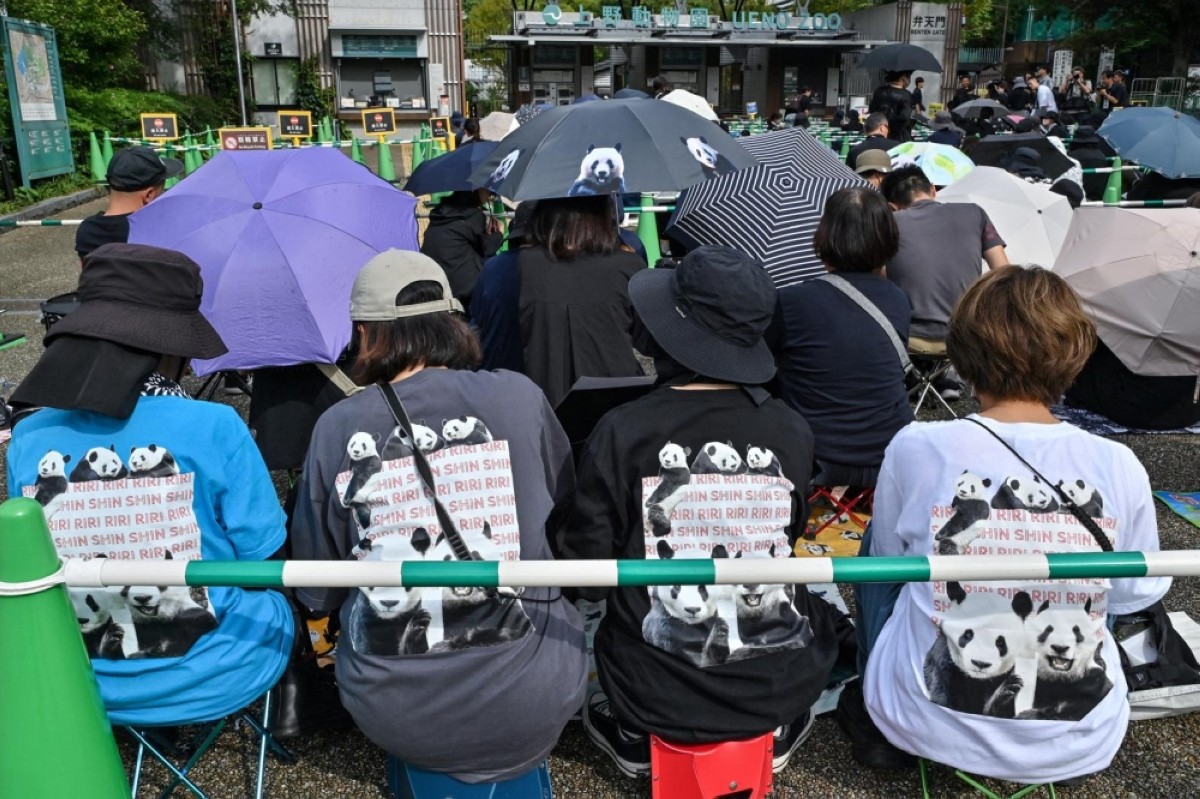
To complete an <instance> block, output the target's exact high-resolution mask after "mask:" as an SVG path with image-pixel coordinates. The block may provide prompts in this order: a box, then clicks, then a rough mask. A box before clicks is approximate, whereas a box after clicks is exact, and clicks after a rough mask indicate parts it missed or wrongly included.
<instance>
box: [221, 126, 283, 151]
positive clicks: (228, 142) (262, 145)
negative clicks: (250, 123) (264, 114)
mask: <svg viewBox="0 0 1200 799" xmlns="http://www.w3.org/2000/svg"><path fill="white" fill-rule="evenodd" d="M218 138H219V139H220V140H221V149H222V150H270V149H271V146H272V142H271V140H272V138H273V137H272V136H271V129H270V128H221V130H220V131H219V133H218Z"/></svg>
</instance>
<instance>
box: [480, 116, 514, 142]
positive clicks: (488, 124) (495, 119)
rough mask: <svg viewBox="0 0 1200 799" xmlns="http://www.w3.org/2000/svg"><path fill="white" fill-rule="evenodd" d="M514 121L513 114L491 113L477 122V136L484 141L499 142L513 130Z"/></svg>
mask: <svg viewBox="0 0 1200 799" xmlns="http://www.w3.org/2000/svg"><path fill="white" fill-rule="evenodd" d="M515 120H516V116H515V115H514V114H507V113H505V112H503V111H493V112H492V113H490V114H488V115H487V116H485V117H484V118H483V119H481V120H479V135H480V136H481V137H483V139H484V141H500V140H501V139H503V138H504V137H505V136H507V135H508V132H509V130H511V129H512V128H513V122H514V121H515Z"/></svg>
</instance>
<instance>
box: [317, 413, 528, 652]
mask: <svg viewBox="0 0 1200 799" xmlns="http://www.w3.org/2000/svg"><path fill="white" fill-rule="evenodd" d="M380 438H383V439H384V443H383V444H382V445H380V443H379V439H380ZM417 451H419V452H421V453H422V454H424V455H425V457H426V459H427V460H428V461H429V466H430V469H431V471H432V472H433V475H434V482H435V483H436V487H437V492H438V497H439V499H440V500H441V502H442V504H443V505H444V506H445V507H446V510H447V511H448V512H449V513H450V515H451V517H452V518H453V519H454V523H455V526H456V527H457V528H458V531H459V533H460V534H461V535H462V538H463V542H464V543H465V544H466V547H467V550H468V551H469V552H470V553H471V555H472V557H474V558H478V559H481V560H516V559H518V558H519V557H520V553H521V540H520V531H519V529H518V526H517V517H516V495H515V494H514V492H513V491H514V489H513V476H512V465H511V462H510V460H509V449H508V442H506V441H498V440H496V438H495V436H494V435H493V434H492V432H491V430H490V429H489V428H488V426H487V424H486V423H485V422H484V421H483V420H482V419H479V418H477V417H474V416H457V417H453V418H448V419H442V420H441V421H440V424H438V423H434V422H433V420H419V421H417V422H414V424H413V425H412V435H411V437H410V436H409V435H407V434H406V433H405V432H404V430H403V429H402V428H400V427H396V428H394V429H393V430H392V431H391V433H390V434H389V435H387V436H386V437H383V436H376V435H375V434H372V433H369V432H366V431H357V432H354V433H352V434H351V435H350V436H349V437H348V438H347V441H346V445H345V455H346V459H345V461H344V463H345V466H344V468H343V470H342V471H341V472H340V473H339V474H338V475H337V476H336V477H335V479H334V486H333V489H334V490H333V492H332V501H333V502H335V503H337V504H338V505H339V506H340V507H342V508H344V509H345V511H346V521H347V523H348V525H349V527H348V532H349V534H350V535H351V536H352V543H353V547H352V550H351V556H352V557H354V558H356V559H359V560H368V561H397V562H399V561H406V560H421V561H426V562H434V561H450V560H454V559H455V555H454V548H453V546H452V545H451V542H450V540H449V537H448V536H447V534H446V531H444V530H442V529H441V526H440V524H439V522H438V518H437V512H436V510H435V508H434V504H433V501H432V499H431V497H429V495H428V493H427V491H426V489H425V488H424V485H423V482H422V480H421V477H420V474H419V472H418V471H417V467H416V462H415V460H414V456H415V454H416V452H417ZM349 601H350V603H351V604H350V606H349V617H348V621H347V629H346V630H345V633H346V635H347V637H348V640H349V642H350V646H352V647H353V648H354V651H355V652H356V653H358V654H362V655H373V656H382V657H390V656H402V655H403V656H419V655H425V654H429V653H434V652H445V651H452V650H457V649H467V648H472V647H480V646H493V645H497V644H503V643H507V642H509V641H515V640H518V639H520V638H523V637H525V636H527V635H529V634H530V633H531V632H532V625H531V623H530V621H529V617H528V616H527V615H526V613H525V610H524V608H523V607H522V605H521V599H520V592H518V591H516V590H514V589H512V588H503V587H501V588H495V589H490V588H489V589H484V588H388V587H373V586H365V587H363V588H360V589H359V590H358V591H357V592H355V593H354V594H353V596H352V597H351V599H350V600H349Z"/></svg>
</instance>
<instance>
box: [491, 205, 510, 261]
mask: <svg viewBox="0 0 1200 799" xmlns="http://www.w3.org/2000/svg"><path fill="white" fill-rule="evenodd" d="M507 211H508V209H507V208H505V207H504V202H503V201H502V200H501V199H500V198H499V197H497V198H496V199H494V200H492V213H493V214H503V213H506V212H507ZM500 219H501V224H502V225H504V243H503V244H501V245H500V249H499V250H497V251H496V252H508V231H509V228H510V227H511V226H512V220H511V219H506V218H504V217H501V218H500Z"/></svg>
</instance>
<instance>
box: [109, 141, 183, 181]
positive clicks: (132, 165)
mask: <svg viewBox="0 0 1200 799" xmlns="http://www.w3.org/2000/svg"><path fill="white" fill-rule="evenodd" d="M182 171H183V164H182V163H181V162H179V161H176V160H175V159H174V158H159V157H158V155H157V154H155V152H154V151H153V150H151V149H150V148H149V147H127V148H125V149H124V150H117V151H116V152H115V153H113V157H112V160H111V161H109V162H108V176H107V179H108V187H109V188H110V189H112V190H113V191H141V190H143V189H148V188H150V187H151V186H157V185H158V184H160V183H162V182H163V181H165V180H166V179H167V178H173V177H175V176H176V175H178V174H179V173H180V172H182Z"/></svg>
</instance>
